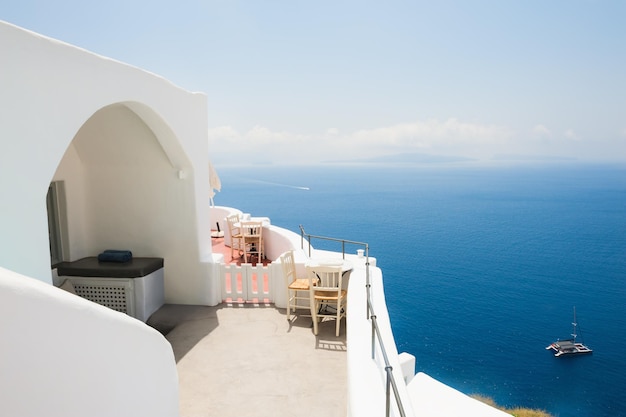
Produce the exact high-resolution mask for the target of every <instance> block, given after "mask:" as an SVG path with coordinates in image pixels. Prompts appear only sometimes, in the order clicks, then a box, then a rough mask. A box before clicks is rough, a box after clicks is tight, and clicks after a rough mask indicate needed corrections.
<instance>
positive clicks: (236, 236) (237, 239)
mask: <svg viewBox="0 0 626 417" xmlns="http://www.w3.org/2000/svg"><path fill="white" fill-rule="evenodd" d="M239 221H240V220H239V214H231V215H230V216H228V217H226V223H228V233H230V257H231V258H232V259H238V258H239V257H240V256H241V251H242V250H243V237H242V235H241V225H240V223H239ZM235 251H237V258H235Z"/></svg>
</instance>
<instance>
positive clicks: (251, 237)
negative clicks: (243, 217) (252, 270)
mask: <svg viewBox="0 0 626 417" xmlns="http://www.w3.org/2000/svg"><path fill="white" fill-rule="evenodd" d="M240 224H241V238H242V241H243V259H244V262H249V261H250V260H251V259H252V256H254V255H256V257H257V262H263V257H264V255H265V253H264V251H263V223H262V222H258V221H250V222H241V223H240Z"/></svg>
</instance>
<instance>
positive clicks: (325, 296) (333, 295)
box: [314, 290, 347, 300]
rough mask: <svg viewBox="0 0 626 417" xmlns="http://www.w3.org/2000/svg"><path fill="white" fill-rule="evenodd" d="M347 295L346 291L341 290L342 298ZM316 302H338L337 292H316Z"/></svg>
mask: <svg viewBox="0 0 626 417" xmlns="http://www.w3.org/2000/svg"><path fill="white" fill-rule="evenodd" d="M346 294H347V291H346V290H341V298H344V297H345V296H346ZM314 296H315V299H316V300H338V299H339V297H338V296H337V291H315V295H314Z"/></svg>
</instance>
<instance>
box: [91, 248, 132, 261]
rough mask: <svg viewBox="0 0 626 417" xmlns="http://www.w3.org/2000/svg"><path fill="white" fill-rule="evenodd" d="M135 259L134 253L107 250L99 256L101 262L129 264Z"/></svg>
mask: <svg viewBox="0 0 626 417" xmlns="http://www.w3.org/2000/svg"><path fill="white" fill-rule="evenodd" d="M132 259H133V253H132V252H131V251H129V250H116V249H107V250H105V251H104V252H102V253H101V254H99V255H98V261H100V262H128V261H130V260H132Z"/></svg>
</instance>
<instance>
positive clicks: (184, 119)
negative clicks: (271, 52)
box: [0, 22, 219, 305]
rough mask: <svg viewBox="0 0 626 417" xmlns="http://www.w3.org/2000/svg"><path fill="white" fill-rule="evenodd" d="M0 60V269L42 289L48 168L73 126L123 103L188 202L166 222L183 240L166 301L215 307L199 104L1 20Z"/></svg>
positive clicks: (46, 273)
mask: <svg viewBox="0 0 626 417" xmlns="http://www.w3.org/2000/svg"><path fill="white" fill-rule="evenodd" d="M0 54H1V55H2V57H3V65H2V77H0V91H2V92H3V94H2V96H0V138H1V140H2V141H3V152H2V153H0V166H1V167H2V171H3V172H2V174H3V175H1V176H0V177H1V178H0V192H2V196H3V198H2V203H1V206H0V210H1V214H2V215H1V216H0V230H1V231H2V233H1V235H2V237H0V266H3V267H6V268H8V269H11V270H13V271H16V272H19V273H21V274H24V275H27V276H31V277H35V278H37V279H39V280H42V281H45V282H51V274H50V265H49V246H48V245H49V244H48V235H47V216H46V207H45V195H46V191H47V188H48V185H49V183H50V181H51V179H54V178H58V176H59V175H60V173H59V172H57V168H59V167H61V166H63V167H64V168H67V166H66V165H61V162H62V160H63V159H64V158H66V151H67V150H68V149H71V147H72V141H73V140H74V138H75V136H76V135H77V134H79V133H80V132H79V131H80V130H81V128H83V127H84V126H88V124H89V123H88V121H89V120H90V119H91V118H92V116H94V115H96V114H98V112H99V111H100V110H101V109H104V108H108V107H109V106H111V105H115V104H119V103H123V104H124V106H125V107H127V108H128V109H131V110H132V111H133V112H134V113H135V114H136V115H137V116H138V119H140V120H142V123H144V124H145V126H148V127H149V129H150V130H152V132H153V134H154V137H155V138H156V140H157V141H158V142H159V143H160V145H161V147H162V148H163V150H164V152H165V154H166V155H167V158H168V159H169V161H170V164H171V165H172V167H173V171H172V175H175V176H176V178H177V180H178V181H180V187H178V191H180V190H181V189H184V190H186V193H187V194H186V195H188V196H189V198H188V200H187V201H186V204H187V205H188V207H187V208H186V210H187V213H188V215H187V216H184V217H180V218H173V219H170V220H171V221H172V222H173V223H175V224H174V225H173V226H172V227H178V228H180V229H184V230H186V231H187V232H188V235H187V236H186V238H185V239H184V240H183V241H182V243H181V244H180V246H179V249H178V250H177V252H176V253H171V254H167V253H166V254H165V256H164V257H166V256H169V257H170V258H171V259H170V260H169V265H170V268H174V270H172V271H171V272H172V273H173V274H175V275H176V276H177V278H176V282H175V284H174V285H171V286H170V287H169V288H166V291H167V293H166V301H169V302H180V303H190V304H191V303H201V304H211V305H213V304H216V303H217V302H218V301H219V300H218V298H219V295H218V294H213V291H212V290H211V288H213V287H214V283H212V282H211V280H212V278H211V277H210V272H209V271H210V270H211V268H210V266H209V265H208V263H210V260H211V242H210V226H209V225H210V222H209V209H208V203H207V201H208V195H209V192H210V190H209V184H208V139H207V117H208V114H207V105H206V97H205V96H204V95H202V94H197V93H190V92H187V91H184V90H182V89H180V88H178V87H176V86H174V85H173V84H171V83H170V82H168V81H167V80H165V79H163V78H160V77H158V76H156V75H154V74H151V73H148V72H145V71H142V70H139V69H137V68H134V67H131V66H129V65H125V64H122V63H119V62H116V61H113V60H111V59H107V58H103V57H101V56H98V55H95V54H92V53H89V52H87V51H84V50H81V49H79V48H76V47H73V46H71V45H68V44H65V43H62V42H59V41H55V40H52V39H49V38H46V37H43V36H41V35H38V34H35V33H33V32H29V31H27V30H24V29H21V28H18V27H16V26H13V25H11V24H8V23H5V22H0ZM77 132H79V133H77ZM9 144H10V145H9ZM73 168H76V169H79V168H77V167H73ZM83 168H84V167H83ZM178 171H183V172H184V175H182V176H183V177H184V180H179V179H178V176H177V173H178ZM176 188H177V187H173V188H172V189H173V190H174V189H176ZM173 192H174V193H176V192H177V191H173ZM173 197H175V196H173ZM179 201H180V200H179ZM90 255H93V254H90ZM183 258H184V259H183ZM167 264H168V259H167V258H166V265H167ZM166 274H167V270H166ZM166 279H167V278H166ZM172 282H173V281H172Z"/></svg>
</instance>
